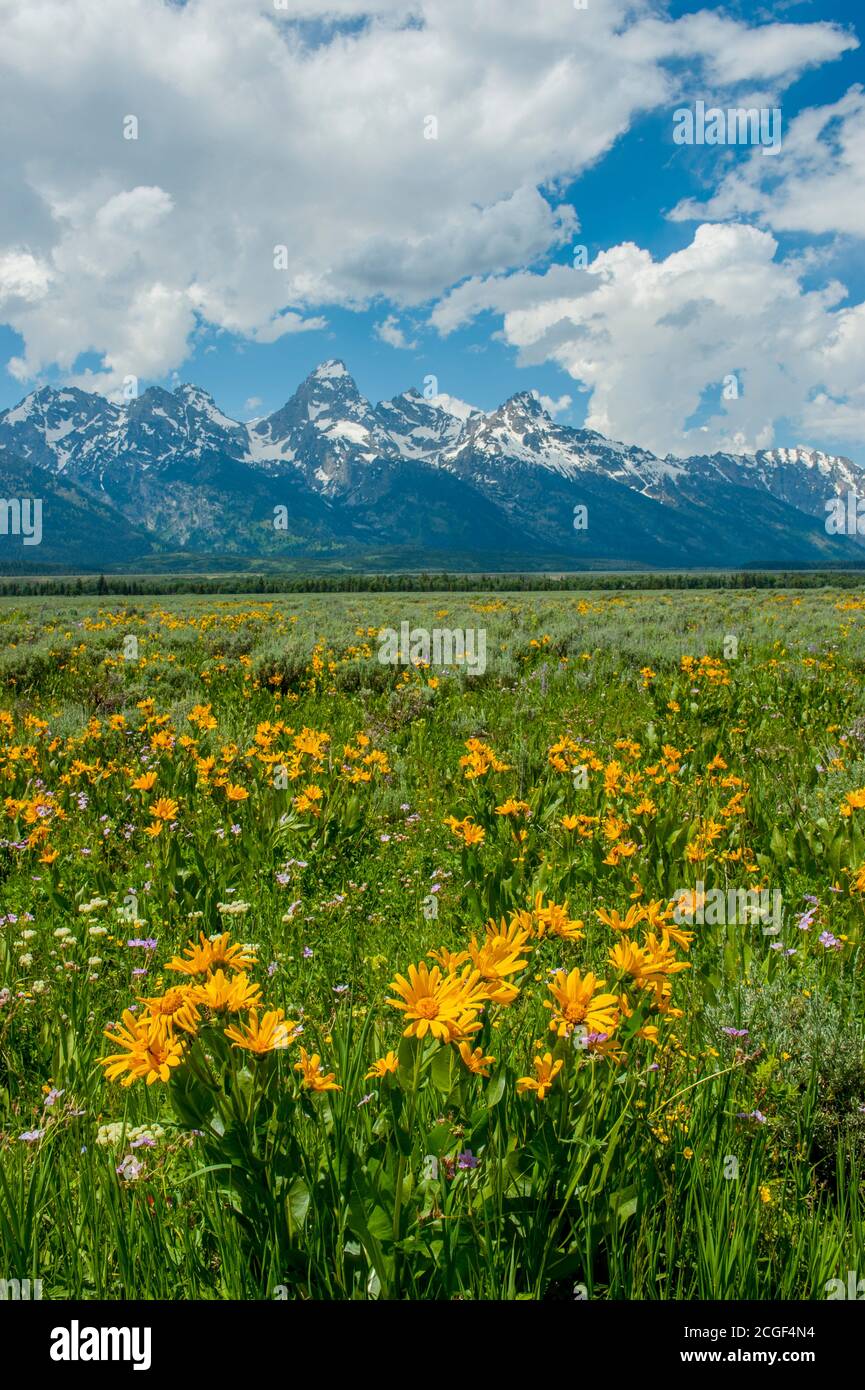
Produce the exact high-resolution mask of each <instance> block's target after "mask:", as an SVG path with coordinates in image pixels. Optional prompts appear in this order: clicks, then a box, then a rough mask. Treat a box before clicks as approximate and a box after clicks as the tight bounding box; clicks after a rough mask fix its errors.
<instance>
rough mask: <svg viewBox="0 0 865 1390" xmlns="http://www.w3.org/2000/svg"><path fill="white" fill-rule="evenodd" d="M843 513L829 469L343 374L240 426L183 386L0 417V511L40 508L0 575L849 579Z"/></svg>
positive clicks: (851, 481) (70, 391)
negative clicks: (655, 572) (395, 388)
mask: <svg viewBox="0 0 865 1390" xmlns="http://www.w3.org/2000/svg"><path fill="white" fill-rule="evenodd" d="M860 491H862V492H863V493H865V470H863V469H862V468H860V467H859V466H858V465H856V464H854V463H852V462H851V461H850V460H849V459H846V458H842V457H837V456H834V455H831V454H825V453H822V452H820V451H819V450H815V449H810V448H805V447H800V448H795V449H772V450H764V451H760V452H758V453H755V454H743V455H738V454H728V453H717V454H707V455H701V456H697V457H693V458H674V457H672V456H668V457H666V458H659V457H657V456H656V455H655V454H653V453H651V452H649V451H648V450H646V449H641V448H639V447H637V446H635V445H629V444H621V443H616V442H614V441H612V440H609V439H606V438H605V437H604V436H603V435H601V434H598V433H596V432H595V431H594V430H586V429H574V428H571V427H569V426H565V425H561V424H558V423H556V421H555V420H554V419H552V418H551V416H550V415H549V414H548V413H547V411H546V410H545V409H544V408H543V406H542V404H541V402H540V399H539V398H538V396H537V395H536V393H532V392H520V393H518V394H517V395H515V396H512V397H511V398H510V399H509V400H507V401H506V402H505V403H504V405H502V406H500V407H499V409H498V410H494V411H490V412H484V411H480V410H476V409H474V408H473V407H471V406H465V405H463V404H462V403H461V402H459V401H455V400H453V399H452V398H450V397H447V396H436V397H432V398H430V399H428V398H427V397H426V396H425V395H423V394H421V393H420V392H418V391H416V390H414V389H412V390H408V391H406V392H405V393H404V394H402V395H400V396H396V397H395V398H394V399H393V400H389V401H382V402H380V403H379V404H378V405H372V404H370V402H369V401H367V400H366V399H365V398H364V397H363V396H362V395H361V393H360V392H359V390H358V388H357V386H356V384H355V382H354V380H353V378H352V377H351V375H350V374H349V372H348V370H347V368H346V366H345V364H344V363H343V362H341V361H327V362H323V363H321V364H320V365H319V366H318V367H316V368H315V370H314V371H313V372H311V373H310V375H309V376H308V377H307V378H306V380H305V381H304V382H303V383H302V384H301V385H300V386H299V387H298V389H297V390H296V391H295V393H294V395H293V396H291V397H290V399H289V400H288V401H286V403H285V405H283V406H282V407H281V408H280V409H279V410H277V411H275V412H274V413H273V414H272V415H269V416H267V417H266V418H263V419H259V420H253V421H250V422H248V423H241V422H239V421H237V420H232V419H231V418H230V417H229V416H227V415H225V414H224V413H223V412H222V411H221V410H220V409H219V407H218V406H217V404H216V402H215V401H214V399H213V397H212V396H211V395H209V394H208V392H207V391H204V390H202V389H201V388H200V387H197V386H193V385H183V386H178V387H177V388H176V389H175V390H173V391H166V390H163V389H162V388H161V387H158V386H152V387H149V388H148V389H147V390H145V391H143V392H142V393H141V395H140V396H138V397H136V398H135V399H133V400H130V401H128V402H126V403H124V404H117V403H114V402H112V401H110V400H108V399H107V398H106V397H104V396H101V395H98V394H95V393H91V392H86V391H81V390H78V389H77V388H75V387H63V388H58V387H50V386H45V387H41V388H40V389H39V390H37V391H33V392H31V394H30V395H28V396H26V397H25V398H24V400H22V401H21V402H20V403H19V404H18V405H16V406H14V407H12V408H11V409H9V410H5V411H3V412H2V413H0V498H2V499H7V500H8V499H13V498H19V499H20V498H25V497H27V498H39V499H41V501H42V540H41V543H40V545H39V546H38V548H37V547H36V546H27V545H24V544H23V542H22V538H21V537H20V536H18V535H14V534H0V570H4V571H7V572H9V571H10V570H11V571H21V570H30V571H49V570H56V569H72V570H85V571H94V570H96V571H98V570H105V571H112V570H118V569H124V568H125V569H135V570H142V569H153V568H159V569H165V570H170V569H173V568H180V567H182V568H227V569H230V568H237V567H249V565H250V564H252V563H254V562H258V561H260V562H262V563H266V564H267V565H268V566H271V567H273V566H277V565H279V564H280V563H284V564H285V565H286V566H287V567H290V568H294V569H296V568H298V567H311V568H323V567H326V568H343V569H345V568H358V569H361V568H367V569H428V568H433V567H434V568H442V567H446V568H449V569H463V570H488V569H499V570H501V569H505V570H517V569H526V570H539V569H564V570H580V569H600V568H611V569H635V568H637V569H651V568H686V567H687V568H691V567H742V566H754V567H759V566H761V565H769V566H779V565H781V566H785V567H797V566H812V565H823V564H854V565H855V564H861V563H863V562H865V537H858V536H835V535H830V534H828V533H827V531H826V507H827V502H828V501H829V500H830V499H831V498H833V497H846V495H847V494H848V493H849V492H855V493H859V492H860ZM0 506H2V503H0ZM582 508H584V509H585V512H581V511H580V510H579V509H582ZM583 521H584V522H585V525H582V524H581V523H582V522H583ZM575 523H576V524H575ZM5 529H6V530H7V531H8V530H11V529H12V528H11V527H10V526H9V525H6V527H5Z"/></svg>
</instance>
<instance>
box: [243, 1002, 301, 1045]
mask: <svg viewBox="0 0 865 1390" xmlns="http://www.w3.org/2000/svg"><path fill="white" fill-rule="evenodd" d="M299 1027H300V1024H299V1023H294V1022H292V1021H291V1019H287V1018H286V1017H285V1014H284V1013H283V1011H282V1009H268V1010H267V1011H266V1012H265V1013H263V1014H262V1016H261V1019H259V1017H258V1013H257V1011H256V1010H255V1009H250V1011H249V1019H248V1021H247V1022H246V1023H245V1024H241V1025H240V1027H238V1026H237V1025H236V1024H232V1025H231V1027H230V1028H226V1029H225V1030H224V1031H225V1036H226V1037H227V1038H230V1039H231V1041H232V1043H233V1045H234V1046H235V1047H242V1048H243V1049H244V1051H245V1052H255V1053H258V1054H259V1055H261V1054H263V1053H265V1052H274V1051H276V1050H277V1049H278V1048H284V1047H290V1046H291V1044H292V1042H293V1041H294V1039H295V1038H296V1036H297V1031H298V1029H299Z"/></svg>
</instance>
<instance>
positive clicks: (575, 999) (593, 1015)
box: [544, 969, 619, 1038]
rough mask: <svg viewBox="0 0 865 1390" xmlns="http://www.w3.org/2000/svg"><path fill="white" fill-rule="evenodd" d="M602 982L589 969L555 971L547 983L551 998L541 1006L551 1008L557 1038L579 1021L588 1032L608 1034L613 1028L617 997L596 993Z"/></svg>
mask: <svg viewBox="0 0 865 1390" xmlns="http://www.w3.org/2000/svg"><path fill="white" fill-rule="evenodd" d="M604 983H605V982H604V981H603V980H598V979H596V978H595V976H594V975H593V974H592V973H591V971H589V973H588V974H587V975H585V977H584V976H582V975H581V974H580V972H579V970H576V969H575V970H572V971H571V973H570V974H569V975H568V974H566V973H565V971H564V970H557V971H556V973H555V975H554V976H553V978H552V980H551V981H550V983H549V985H548V989H549V991H550V994H551V995H552V996H553V1000H552V1001H551V1000H549V999H546V1000H545V1001H544V1008H546V1009H552V1010H553V1016H552V1018H551V1019H550V1028H551V1029H552V1030H553V1031H554V1032H555V1033H557V1034H558V1036H559V1037H560V1038H566V1037H569V1036H570V1034H571V1033H573V1031H574V1029H575V1028H576V1027H577V1026H578V1025H579V1024H584V1025H585V1027H586V1028H588V1030H589V1032H590V1033H606V1034H607V1036H609V1035H610V1034H611V1033H613V1032H615V1030H616V1027H617V1025H618V1021H619V1015H618V1010H617V1007H616V1006H617V1003H618V1000H617V998H616V996H615V994H601V993H599V991H600V990H602V989H603V987H604ZM553 1001H555V1002H553Z"/></svg>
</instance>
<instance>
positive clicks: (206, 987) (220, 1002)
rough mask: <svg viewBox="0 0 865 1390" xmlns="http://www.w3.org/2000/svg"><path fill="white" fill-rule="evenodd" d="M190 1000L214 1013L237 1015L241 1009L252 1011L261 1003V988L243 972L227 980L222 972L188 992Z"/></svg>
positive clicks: (218, 971) (219, 971)
mask: <svg viewBox="0 0 865 1390" xmlns="http://www.w3.org/2000/svg"><path fill="white" fill-rule="evenodd" d="M190 998H191V999H192V1001H193V1003H195V1004H203V1005H204V1006H205V1008H208V1009H212V1010H213V1012H214V1013H218V1014H221V1013H229V1014H236V1013H239V1012H240V1010H241V1009H252V1008H254V1007H255V1006H256V1005H257V1004H259V1003H260V1001H261V988H260V986H259V985H257V984H255V983H254V982H253V981H252V980H250V979H249V976H248V975H246V974H245V972H243V971H241V972H240V974H239V975H233V976H232V977H231V978H229V977H228V976H227V975H226V973H225V971H224V970H217V971H216V974H215V975H209V976H208V978H207V979H206V980H205V981H204V982H203V984H200V985H194V986H193V988H192V989H191V990H190Z"/></svg>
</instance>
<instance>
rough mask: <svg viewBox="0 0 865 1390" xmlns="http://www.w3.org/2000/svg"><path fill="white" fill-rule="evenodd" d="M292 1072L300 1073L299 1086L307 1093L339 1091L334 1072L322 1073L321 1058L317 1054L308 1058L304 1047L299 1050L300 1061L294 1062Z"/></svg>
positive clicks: (314, 1053)
mask: <svg viewBox="0 0 865 1390" xmlns="http://www.w3.org/2000/svg"><path fill="white" fill-rule="evenodd" d="M294 1070H295V1071H299V1072H302V1073H303V1075H302V1076H301V1085H302V1086H303V1088H304V1090H307V1091H341V1090H342V1087H341V1086H337V1084H336V1072H333V1071H329V1072H327V1073H326V1074H325V1072H324V1071H322V1066H321V1058H320V1057H319V1055H318V1053H317V1052H313V1054H312V1056H311V1057H310V1056H309V1054H308V1053H307V1050H306V1048H305V1047H302V1048H301V1049H300V1061H299V1062H295V1064H294Z"/></svg>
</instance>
